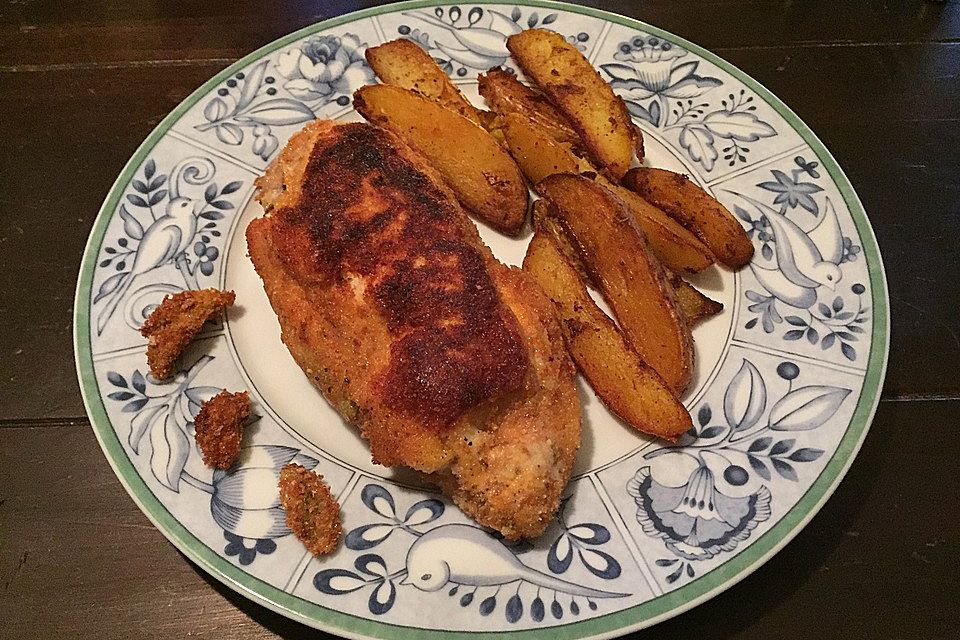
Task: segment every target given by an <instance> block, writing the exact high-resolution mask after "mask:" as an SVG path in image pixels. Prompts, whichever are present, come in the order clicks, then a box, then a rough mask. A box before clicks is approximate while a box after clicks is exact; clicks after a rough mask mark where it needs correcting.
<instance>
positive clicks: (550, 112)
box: [478, 67, 580, 146]
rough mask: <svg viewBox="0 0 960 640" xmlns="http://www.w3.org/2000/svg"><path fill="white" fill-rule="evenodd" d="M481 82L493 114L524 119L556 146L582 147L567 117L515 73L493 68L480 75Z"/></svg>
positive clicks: (481, 88)
mask: <svg viewBox="0 0 960 640" xmlns="http://www.w3.org/2000/svg"><path fill="white" fill-rule="evenodd" d="M478 79H479V81H480V87H479V89H480V95H481V96H483V99H484V100H486V101H487V105H488V106H489V107H490V109H491V110H493V112H494V113H496V114H498V115H501V116H505V115H507V114H510V113H514V114H517V115H520V116H524V117H525V118H527V119H528V120H530V121H531V122H533V123H534V124H535V125H537V126H538V127H540V128H541V129H543V130H544V132H546V133H547V135H549V136H550V137H551V138H553V139H554V140H556V141H557V142H566V143H567V144H571V145H574V146H576V145H579V144H580V136H579V135H578V134H577V132H576V130H575V129H574V128H573V125H572V124H571V123H570V121H569V120H568V119H567V117H566V116H565V115H563V114H562V113H560V111H558V110H557V108H556V107H554V106H553V105H552V104H550V101H549V100H548V99H547V98H546V96H544V95H543V94H542V93H539V92H538V91H534V90H533V89H531V88H530V87H528V86H527V85H525V84H523V83H522V82H520V81H519V80H517V77H516V76H515V75H513V74H512V73H509V72H508V71H504V70H503V69H501V68H500V67H494V68H493V69H490V70H489V71H487V72H486V73H481V74H480V76H479V78H478Z"/></svg>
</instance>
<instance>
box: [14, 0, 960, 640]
mask: <svg viewBox="0 0 960 640" xmlns="http://www.w3.org/2000/svg"><path fill="white" fill-rule="evenodd" d="M369 4H373V3H371V2H366V1H365V0H333V1H322V2H298V3H273V2H271V3H262V4H261V3H256V2H252V1H248V0H234V1H233V2H203V1H199V0H192V1H190V2H182V1H179V0H167V1H165V2H147V1H145V0H132V1H129V2H105V1H103V0H86V1H84V2H80V1H78V0H65V1H61V2H52V1H37V0H14V1H11V2H7V3H4V4H3V6H2V8H0V132H2V135H0V141H2V142H0V144H2V146H3V150H2V152H0V255H2V265H3V266H2V268H0V318H2V321H0V322H2V324H0V327H2V328H0V637H3V638H20V637H31V638H61V637H86V636H96V637H99V638H129V637H142V638H168V637H171V638H172V637H175V638H181V637H186V636H188V635H189V636H197V637H205V638H217V639H221V638H268V637H276V636H281V637H284V638H307V637H309V638H317V637H322V636H323V634H320V633H318V632H316V631H313V630H311V629H308V628H306V627H303V626H300V625H298V624H296V623H293V622H290V621H287V620H286V619H284V618H281V617H280V616H277V615H275V614H273V613H271V612H269V611H267V610H266V609H263V608H261V607H260V606H258V605H255V604H253V603H251V602H249V601H247V600H245V599H244V598H243V597H241V596H238V595H235V594H234V593H232V592H230V591H229V590H227V589H226V588H224V587H222V586H221V585H220V584H219V583H217V582H216V581H215V580H213V579H212V578H209V577H207V576H206V575H205V574H204V573H202V572H201V571H200V570H198V569H197V568H196V567H194V566H193V565H192V564H191V563H190V562H189V561H187V560H186V559H185V558H184V557H182V556H181V555H180V554H179V553H178V552H177V551H176V550H175V549H174V548H173V547H172V546H171V545H170V544H168V543H167V542H166V541H165V539H164V538H163V536H161V535H160V533H159V532H158V531H156V530H155V529H154V528H153V527H152V526H151V525H150V524H149V523H148V522H147V519H146V518H145V517H144V516H143V515H142V514H141V513H140V512H139V511H138V509H137V508H136V506H135V505H134V504H133V502H132V501H131V500H130V499H129V498H128V497H127V495H126V493H125V492H124V491H123V489H122V488H121V486H120V483H119V482H118V481H117V479H116V478H115V477H114V475H113V473H112V472H111V470H110V467H109V465H108V464H107V461H106V459H105V458H104V457H103V455H102V454H101V453H100V450H99V447H98V446H97V444H96V441H95V439H94V436H93V432H92V430H91V429H90V427H89V424H88V422H87V418H86V416H85V413H84V409H83V404H82V402H81V399H80V393H79V390H78V387H77V383H76V378H75V373H74V364H73V349H72V343H71V308H72V304H73V292H74V286H75V282H76V275H77V270H78V265H79V262H80V254H81V251H82V248H83V246H84V242H85V241H86V237H87V233H88V231H89V229H90V227H91V224H92V222H93V218H94V216H95V214H96V212H97V209H98V207H99V205H100V202H101V200H102V199H103V197H104V196H105V194H106V192H107V190H108V189H109V187H110V185H111V183H112V181H113V179H114V178H115V177H116V175H117V174H118V173H119V171H120V168H121V167H122V165H123V163H124V162H125V161H126V159H127V158H128V157H129V156H130V155H131V153H132V152H133V151H134V149H135V148H136V147H137V145H138V144H139V143H140V142H141V140H143V138H144V137H145V136H146V135H147V134H148V133H149V132H150V130H151V129H152V128H153V127H154V126H155V125H156V124H157V123H158V122H159V120H160V119H161V118H162V117H163V116H164V115H165V114H166V113H167V112H168V111H170V110H171V109H172V108H173V107H174V106H175V105H176V104H177V103H178V102H179V101H180V100H182V99H183V98H185V97H186V96H187V94H188V93H190V92H191V91H192V90H193V89H194V88H196V87H197V86H198V85H200V84H201V83H202V82H203V81H204V80H206V79H207V78H209V77H210V76H211V75H213V74H214V73H215V72H217V71H219V70H220V69H222V68H223V67H225V66H226V65H227V64H229V63H230V62H232V61H233V60H235V59H237V58H238V57H240V56H242V55H244V54H246V53H248V52H249V51H251V50H253V49H255V48H257V47H259V46H261V45H263V44H266V43H268V42H270V41H271V40H273V39H275V38H277V37H279V36H281V35H284V34H286V33H288V32H290V31H293V30H295V29H297V28H299V27H302V26H304V25H308V24H310V23H312V22H315V21H317V20H321V19H324V18H328V17H331V16H334V15H338V14H341V13H345V12H347V11H350V10H353V9H357V8H361V7H363V6H367V5H369ZM589 4H597V5H598V6H602V7H603V8H606V9H610V10H613V11H617V12H620V13H623V14H626V15H630V16H634V17H636V18H640V19H642V20H645V21H647V22H650V23H653V24H655V25H658V26H660V27H662V28H664V29H667V30H669V31H672V32H674V33H676V34H679V35H681V36H683V37H685V38H688V39H690V40H692V41H694V42H696V43H698V44H701V45H703V46H705V47H707V48H709V49H711V50H713V51H715V52H716V53H717V54H719V55H720V56H722V57H724V58H726V59H727V60H729V61H731V62H732V63H734V64H735V65H737V66H739V67H740V68H742V69H744V70H745V71H746V72H747V73H749V74H751V75H752V76H754V77H755V78H757V79H758V80H759V81H760V82H762V83H763V84H765V85H766V86H767V87H769V88H770V89H771V90H773V92H774V93H776V94H777V95H778V96H780V97H781V98H782V99H783V100H784V101H785V102H786V103H787V104H788V105H789V106H791V107H792V108H793V109H794V110H795V111H797V112H798V113H799V115H800V116H801V117H802V118H803V119H804V120H805V121H806V122H807V123H809V125H810V126H811V127H812V128H813V129H814V131H816V132H817V133H818V134H819V135H820V137H821V138H822V139H823V140H824V142H825V143H826V145H827V146H828V147H829V148H830V149H831V150H832V152H833V153H834V154H835V155H836V157H837V159H838V160H839V162H840V164H841V165H842V166H843V167H844V169H845V170H846V171H847V173H848V175H849V176H850V179H851V181H852V182H853V184H854V186H855V187H856V189H857V191H858V192H859V194H860V197H861V198H862V199H863V203H864V205H865V207H866V210H867V212H868V214H869V216H870V219H871V221H872V222H873V225H874V228H875V229H876V233H877V236H878V238H879V242H880V247H881V249H882V251H883V257H884V260H885V262H886V268H887V277H888V279H889V285H890V302H891V307H892V313H893V338H892V344H891V353H890V365H889V369H888V373H887V382H886V386H885V389H884V393H883V400H882V401H881V403H880V408H879V410H878V411H877V415H876V418H875V420H874V422H873V427H872V429H871V432H870V435H869V437H868V438H867V440H866V443H865V445H864V447H863V450H862V452H861V454H860V456H859V457H858V459H857V460H856V462H855V464H854V465H853V467H852V469H851V471H850V473H849V475H848V476H847V478H846V479H845V480H844V481H843V483H842V484H841V486H840V488H839V490H838V491H837V493H836V494H835V495H834V497H833V498H831V500H830V501H829V502H828V503H827V505H826V506H825V507H824V509H823V510H822V512H821V513H820V514H819V515H818V516H817V517H816V518H814V520H813V521H812V522H811V523H810V525H809V526H807V527H806V529H805V530H804V531H803V532H802V533H800V535H799V536H798V537H797V538H796V540H795V541H793V542H792V543H791V544H790V545H789V546H788V547H786V549H784V550H783V551H782V552H781V553H779V554H778V555H777V556H776V557H775V558H774V559H772V560H771V561H770V562H769V563H767V564H766V565H765V566H764V567H763V568H761V569H760V570H759V571H757V572H756V574H754V575H753V576H751V577H750V578H749V579H747V580H746V581H744V582H743V583H741V584H740V585H738V586H736V587H734V588H732V589H730V590H729V591H727V592H726V593H724V594H723V595H721V596H719V597H717V598H715V599H714V600H712V601H710V602H708V603H706V604H703V605H701V606H699V607H698V608H696V609H694V610H693V611H691V612H689V613H687V614H685V615H683V616H681V617H679V618H676V619H674V620H672V621H669V622H666V623H664V624H661V625H659V626H657V627H656V628H655V629H653V630H652V631H648V632H645V633H641V634H637V637H650V638H653V637H657V638H668V637H708V638H717V637H736V638H770V637H785V638H822V637H848V638H866V637H871V638H874V637H891V638H907V637H910V638H914V637H916V638H920V637H922V638H935V637H936V638H955V637H956V634H957V633H958V628H960V608H958V606H957V602H958V598H960V584H958V580H960V571H958V570H957V566H958V561H957V555H958V553H960V546H958V542H960V535H958V528H960V506H958V505H960V502H958V500H957V497H958V491H957V484H956V480H957V477H958V476H957V471H958V469H960V464H958V457H960V451H958V449H957V446H956V444H955V442H956V441H955V440H954V439H953V438H954V436H955V429H956V425H957V416H958V415H960V375H958V373H957V369H958V362H960V337H958V335H960V311H958V308H960V284H958V283H960V231H958V226H960V4H956V3H951V2H946V3H944V2H916V1H909V0H904V1H901V2H881V1H879V0H876V1H872V2H871V1H867V0H856V1H848V2H844V1H838V0H829V1H827V0H823V1H821V0H804V1H803V2H786V1H779V2H772V1H771V2H763V1H761V0H646V1H645V2H642V3H641V2H628V1H625V0H623V1H622V0H601V1H599V2H596V3H593V2H591V3H589Z"/></svg>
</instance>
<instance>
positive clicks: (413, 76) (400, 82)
mask: <svg viewBox="0 0 960 640" xmlns="http://www.w3.org/2000/svg"><path fill="white" fill-rule="evenodd" d="M365 55H366V58H367V63H368V64H369V65H370V68H371V69H373V72H374V73H375V74H377V77H378V78H380V81H381V82H383V83H384V84H390V85H394V86H396V87H403V88H404V89H410V90H411V91H416V92H417V93H419V94H421V95H423V96H426V97H427V98H430V99H431V100H436V101H437V102H439V103H440V104H442V105H443V106H445V107H447V108H448V109H452V110H454V111H456V112H457V113H459V114H460V115H462V116H463V117H465V118H468V119H470V120H472V121H473V122H475V123H477V124H481V120H480V110H479V109H477V108H476V107H474V106H473V105H472V104H470V102H469V101H468V100H467V99H466V98H464V97H463V94H462V93H460V90H459V89H457V87H456V86H454V84H453V83H452V82H451V81H450V77H449V76H447V74H446V73H445V72H444V70H443V69H441V68H440V65H438V64H437V63H436V61H434V59H433V58H432V57H431V56H430V54H429V53H427V52H426V51H424V50H423V49H422V48H421V47H420V46H419V45H417V44H416V43H415V42H412V41H410V40H407V39H405V38H400V39H398V40H391V41H390V42H385V43H384V44H381V45H380V46H377V47H370V48H368V49H367V51H366V54H365Z"/></svg>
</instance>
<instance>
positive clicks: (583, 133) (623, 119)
mask: <svg viewBox="0 0 960 640" xmlns="http://www.w3.org/2000/svg"><path fill="white" fill-rule="evenodd" d="M507 49H509V50H510V53H511V54H513V57H514V59H515V60H516V61H517V63H518V64H519V65H520V67H521V68H522V69H523V71H524V73H526V74H527V76H528V77H529V78H531V79H532V80H533V81H534V82H535V83H536V85H537V87H539V88H540V90H542V91H543V92H544V93H545V94H546V95H547V97H549V98H550V101H551V102H553V103H554V104H555V105H556V106H557V108H558V109H560V111H561V112H562V113H563V114H564V115H566V116H567V118H569V120H570V122H571V123H572V124H573V127H574V129H576V131H577V133H579V134H580V137H581V138H582V139H583V143H584V146H585V147H586V149H587V152H588V153H589V155H590V157H591V159H593V161H594V162H595V163H596V165H597V166H598V167H600V168H601V169H602V170H603V171H604V172H605V173H607V174H608V175H609V177H611V178H612V179H615V180H618V179H620V177H621V176H623V174H624V173H626V171H627V169H629V168H630V162H631V161H632V159H633V152H634V150H636V151H637V153H638V155H639V156H640V157H643V151H642V150H643V138H642V136H641V135H640V130H639V129H637V128H636V127H635V126H634V124H633V122H632V121H631V120H630V114H629V113H628V112H627V107H626V105H624V103H623V100H622V99H621V98H620V96H618V95H616V94H615V93H614V92H613V89H612V88H610V85H609V84H607V83H606V82H604V81H603V78H601V77H600V74H599V72H597V70H596V69H594V68H593V65H591V64H590V62H589V61H588V60H587V59H586V58H585V57H584V56H583V54H582V53H580V50H579V49H577V48H576V47H574V46H573V45H572V44H570V43H568V42H567V41H566V40H565V39H564V37H563V36H562V35H560V34H559V33H554V32H552V31H545V30H543V29H527V30H525V31H521V32H520V33H517V34H514V35H512V36H510V37H509V38H507Z"/></svg>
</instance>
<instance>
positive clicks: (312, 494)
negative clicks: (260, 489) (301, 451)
mask: <svg viewBox="0 0 960 640" xmlns="http://www.w3.org/2000/svg"><path fill="white" fill-rule="evenodd" d="M279 488H280V505H281V506H282V507H283V510H284V511H285V512H286V517H287V527H288V528H289V529H290V530H291V531H293V535H295V536H297V539H298V540H300V542H302V543H303V544H304V546H305V547H306V548H307V550H308V551H309V552H310V553H312V554H313V555H315V556H323V555H327V554H328V553H332V552H333V551H334V549H336V548H337V543H339V542H340V538H341V537H342V536H343V526H342V525H341V523H340V505H339V504H338V503H337V500H336V498H334V497H333V494H332V493H330V488H329V487H328V486H327V484H326V483H325V482H324V481H323V476H322V475H319V474H316V473H313V472H312V471H309V470H307V469H306V468H304V467H302V466H300V465H299V464H293V463H290V464H287V465H284V467H283V468H282V469H281V470H280V482H279Z"/></svg>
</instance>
